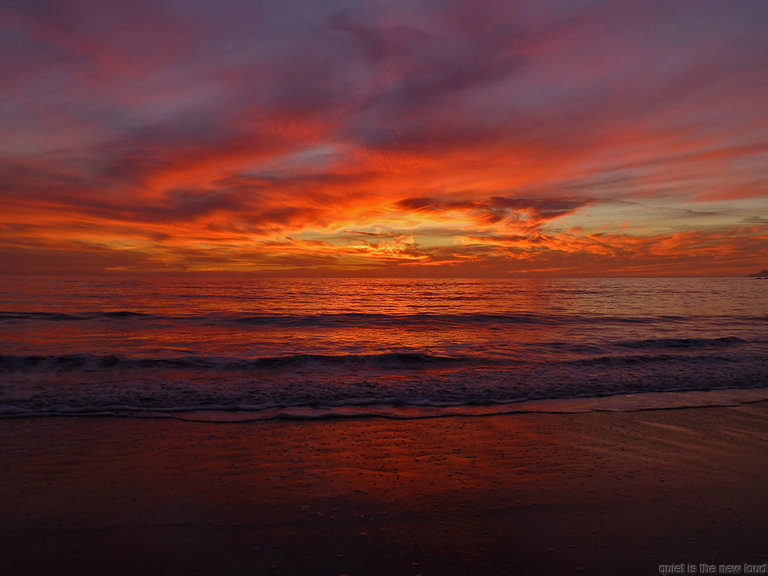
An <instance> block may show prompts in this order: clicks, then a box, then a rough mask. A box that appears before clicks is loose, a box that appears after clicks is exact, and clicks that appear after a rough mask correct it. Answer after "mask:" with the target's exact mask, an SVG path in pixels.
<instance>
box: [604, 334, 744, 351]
mask: <svg viewBox="0 0 768 576" xmlns="http://www.w3.org/2000/svg"><path fill="white" fill-rule="evenodd" d="M747 343H748V341H747V340H744V339H742V338H737V337H736V336H724V337H720V338H649V339H646V340H626V341H622V342H616V344H615V345H616V346H620V347H623V348H640V349H644V348H654V349H656V348H687V349H693V348H719V347H723V346H735V345H738V344H747Z"/></svg>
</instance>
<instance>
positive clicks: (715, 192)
mask: <svg viewBox="0 0 768 576" xmlns="http://www.w3.org/2000/svg"><path fill="white" fill-rule="evenodd" d="M766 29H768V3H766V2H764V1H762V0H756V1H748V0H739V1H735V2H714V1H709V0H703V1H697V2H687V1H679V2H656V1H652V2H648V1H636V2H633V1H613V0H612V1H572V0H550V1H546V2H496V1H494V0H473V1H472V2H447V1H430V2H398V1H387V2H379V1H371V2H356V1H339V2H320V3H318V2H306V1H301V0H297V1H286V2H258V3H254V2H239V1H232V2H229V1H226V2H216V3H214V2H195V3H189V2H177V1H172V0H162V1H153V2H138V3H130V4H128V3H120V2H87V1H84V0H63V1H58V2H54V3H43V2H23V3H22V2H6V3H4V4H3V6H2V8H0V33H1V34H2V36H1V38H2V50H0V70H2V72H0V76H1V77H2V79H3V81H2V86H3V90H2V92H3V97H2V99H1V100H0V127H1V128H2V135H3V138H2V140H0V194H1V195H2V202H3V210H2V211H0V266H1V267H2V269H3V270H4V271H6V272H22V273H61V272H67V273H100V272H108V271H126V272H155V271H173V272H175V271H232V272H261V273H265V274H280V275H310V276H312V275H318V276H322V275H337V276H338V275H340V276H343V275H352V276H355V275H371V276H377V275H383V276H386V275H395V276H484V275H488V276H514V275H519V274H555V275H601V274H607V275H677V274H680V275H705V274H711V275H728V274H737V275H738V274H748V273H751V272H756V271H758V270H760V269H763V268H766V267H768V170H767V168H768V106H766V102H768V35H766V33H765V30H766Z"/></svg>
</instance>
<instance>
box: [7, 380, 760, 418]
mask: <svg viewBox="0 0 768 576" xmlns="http://www.w3.org/2000/svg"><path fill="white" fill-rule="evenodd" d="M758 402H768V388H765V387H762V388H749V389H719V390H679V391H677V390H676V391H663V392H656V391H652V392H644V393H637V394H609V395H601V396H580V397H570V398H543V399H538V400H535V399H534V400H526V399H523V400H515V401H486V402H460V403H450V402H428V401H415V402H400V403H392V402H386V401H385V402H368V403H356V402H336V403H330V404H325V405H322V404H321V405H318V404H313V405H293V406H275V405H260V406H249V405H230V406H204V407H199V408H195V407H183V408H166V409H158V408H139V407H135V406H119V405H113V406H101V407H78V408H74V407H73V408H60V409H51V410H35V409H23V408H11V407H6V408H0V419H13V418H52V417H53V418H60V417H69V418H73V417H117V418H150V419H175V420H183V421H188V422H206V423H218V424H224V423H247V422H263V421H270V420H328V419H334V420H339V419H361V418H384V419H392V420H422V419H433V418H448V417H464V418H467V417H484V416H511V415H520V414H584V413H590V412H642V411H650V410H679V409H693V408H712V407H733V406H743V405H747V404H754V403H758Z"/></svg>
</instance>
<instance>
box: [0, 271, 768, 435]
mask: <svg viewBox="0 0 768 576" xmlns="http://www.w3.org/2000/svg"><path fill="white" fill-rule="evenodd" d="M767 386H768V281H761V280H757V279H753V278H665V279H651V278H637V279H503V280H502V279H337V278H333V279H331V278H324V279H285V278H280V279H276V278H243V277H232V276H230V277H226V276H218V277H216V276H199V275H198V276H168V277H131V278H128V277H118V276H114V277H108V278H66V277H30V276H23V277H22V276H2V277H0V417H19V416H45V415H96V414H98V415H119V416H125V415H132V416H146V417H181V418H188V419H207V420H250V419H267V418H324V417H342V416H356V417H360V416H387V417H407V418H411V417H425V416H429V417H434V416H441V415H450V414H463V415H477V414H489V413H498V412H509V411H516V410H536V409H540V410H555V411H559V410H566V411H573V410H577V411H578V410H582V409H637V408H648V407H654V408H655V407H672V406H679V405H700V404H710V403H715V404H717V403H723V402H725V403H732V402H741V401H751V400H755V399H762V398H768V391H767V390H766V387H767ZM595 399H601V400H600V401H599V402H596V401H595Z"/></svg>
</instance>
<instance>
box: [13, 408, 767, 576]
mask: <svg viewBox="0 0 768 576" xmlns="http://www.w3.org/2000/svg"><path fill="white" fill-rule="evenodd" d="M766 432H768V403H766V402H758V403H754V404H742V405H739V406H733V407H696V408H670V409H655V410H644V411H634V412H587V413H557V414H552V413H542V412H530V413H517V414H511V415H495V417H494V418H461V417H456V418H437V419H416V420H394V419H382V418H369V419H328V420H309V421H308V420H269V421H260V422H247V423H237V422H232V423H228V425H227V426H217V425H212V424H211V423H210V422H190V421H180V420H171V419H146V418H82V417H75V418H67V417H63V416H62V417H57V418H13V419H3V420H0V449H2V453H3V454H4V457H3V460H2V463H1V464H0V466H1V467H2V468H1V469H0V470H1V471H2V479H0V514H1V518H2V523H1V524H0V573H3V574H8V575H15V574H19V575H20V574H25V575H29V574H33V575H36V574H40V575H43V574H60V573H78V574H107V573H109V574H141V573H157V574H226V575H238V574H296V575H301V574H307V575H309V574H333V575H336V574H350V575H356V574H370V575H389V574H424V575H427V574H441V575H442V574H446V575H449V576H450V575H454V574H455V575H458V574H481V573H491V574H608V573H610V574H627V575H635V574H637V575H641V574H658V573H659V567H660V566H662V565H672V564H679V563H690V564H697V565H698V564H699V563H709V564H744V563H751V564H762V563H764V562H766V561H768V558H766V555H767V554H768V547H766V543H765V538H764V524H765V518H764V514H765V510H767V509H768V494H766V490H765V486H766V485H768V466H766V463H768V434H767V433H766Z"/></svg>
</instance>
